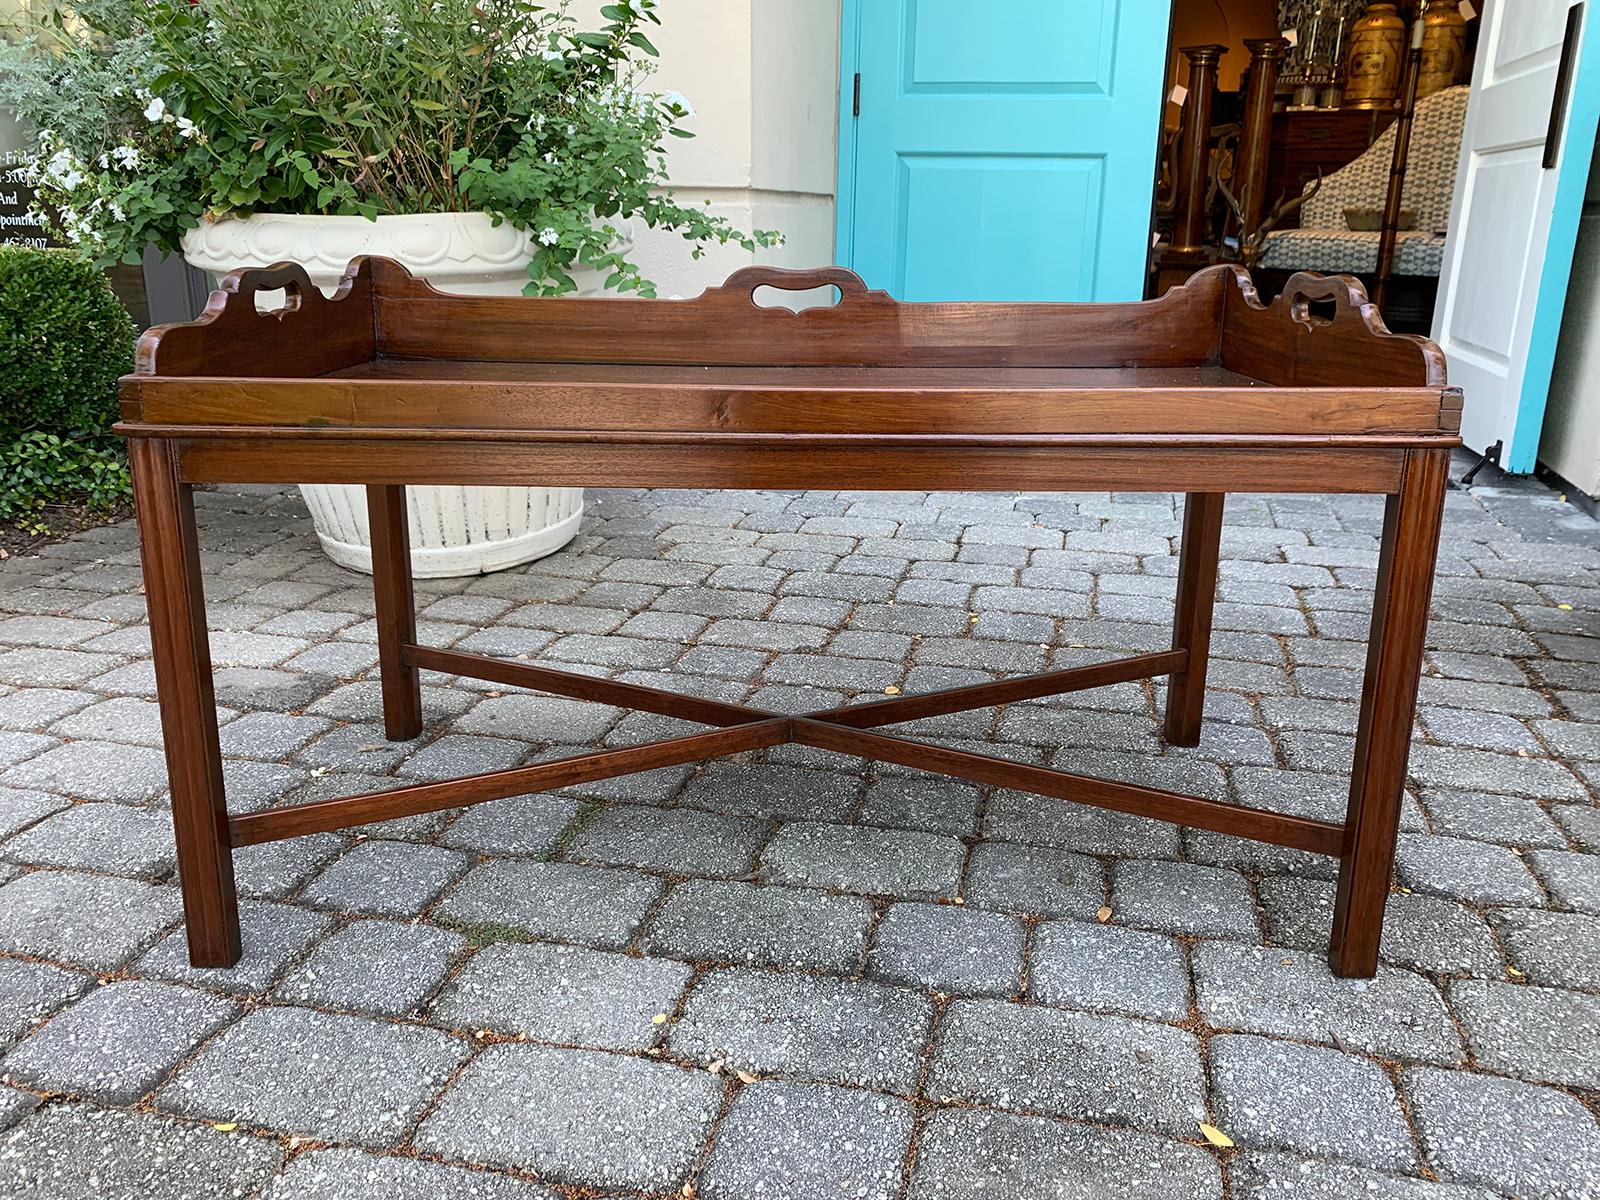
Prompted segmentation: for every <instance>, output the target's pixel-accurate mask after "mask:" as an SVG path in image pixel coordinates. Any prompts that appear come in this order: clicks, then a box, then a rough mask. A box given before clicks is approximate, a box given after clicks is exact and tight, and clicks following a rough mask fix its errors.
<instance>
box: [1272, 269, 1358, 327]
mask: <svg viewBox="0 0 1600 1200" xmlns="http://www.w3.org/2000/svg"><path fill="white" fill-rule="evenodd" d="M1282 299H1283V301H1284V303H1286V304H1287V305H1288V306H1289V315H1290V316H1291V317H1293V318H1294V319H1295V320H1296V321H1298V322H1300V324H1302V325H1307V326H1310V325H1328V324H1331V323H1332V322H1334V321H1337V320H1339V319H1341V318H1343V317H1347V316H1355V317H1359V316H1361V315H1362V310H1363V309H1365V308H1366V307H1367V303H1368V302H1367V289H1366V288H1365V287H1364V286H1362V283H1361V281H1360V280H1359V279H1357V278H1356V277H1355V276H1354V275H1318V274H1316V273H1315V272H1312V271H1299V272H1297V273H1295V274H1293V275H1291V276H1289V282H1287V283H1286V284H1284V285H1283V297H1282ZM1314 304H1316V305H1319V306H1321V307H1323V308H1324V309H1327V307H1328V306H1330V305H1331V311H1329V313H1328V315H1322V314H1321V313H1319V312H1316V311H1313V309H1312V305H1314Z"/></svg>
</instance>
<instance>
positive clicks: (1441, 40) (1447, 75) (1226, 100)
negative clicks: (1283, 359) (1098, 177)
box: [1151, 0, 1477, 333]
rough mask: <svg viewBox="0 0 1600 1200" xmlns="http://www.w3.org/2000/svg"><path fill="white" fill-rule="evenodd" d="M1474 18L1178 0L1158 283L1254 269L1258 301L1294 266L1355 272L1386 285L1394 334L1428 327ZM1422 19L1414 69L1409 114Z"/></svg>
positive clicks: (1436, 11) (1347, 4) (1411, 6)
mask: <svg viewBox="0 0 1600 1200" xmlns="http://www.w3.org/2000/svg"><path fill="white" fill-rule="evenodd" d="M1464 9H1465V11H1463V10H1464ZM1472 15H1475V14H1474V13H1473V10H1472V8H1471V5H1470V3H1469V4H1463V3H1460V2H1459V0H1428V2H1427V3H1426V4H1424V3H1423V0H1402V2H1401V3H1386V2H1383V0H1175V3H1174V6H1173V17H1172V37H1171V48H1170V50H1171V52H1170V55H1169V60H1168V66H1167V76H1168V77H1167V89H1168V90H1167V103H1166V107H1165V119H1164V121H1163V137H1162V153H1161V170H1160V177H1159V180H1158V184H1157V192H1156V232H1157V235H1158V237H1159V239H1160V241H1159V242H1158V243H1157V246H1156V253H1155V255H1154V256H1153V270H1152V274H1151V290H1152V292H1153V293H1159V292H1160V291H1164V290H1165V289H1166V288H1167V287H1170V286H1172V285H1173V284H1175V283H1179V282H1182V280H1183V279H1184V278H1186V277H1187V275H1188V274H1191V273H1193V271H1194V270H1196V269H1199V268H1200V267H1202V266H1204V265H1208V264H1209V263H1212V262H1229V261H1231V262H1243V263H1245V264H1246V265H1248V266H1250V267H1251V269H1252V271H1253V272H1254V274H1255V277H1256V280H1257V285H1258V287H1259V288H1260V289H1261V291H1262V292H1263V295H1264V296H1265V297H1270V296H1272V295H1275V294H1276V293H1277V292H1278V291H1279V290H1280V289H1281V288H1282V286H1283V283H1284V282H1285V281H1286V280H1287V279H1288V277H1289V275H1291V274H1292V273H1293V272H1295V271H1301V270H1308V271H1320V272H1323V273H1326V274H1353V275H1356V276H1358V277H1360V278H1361V279H1362V281H1363V282H1364V283H1366V284H1367V286H1368V289H1369V291H1371V292H1376V291H1380V290H1381V291H1382V292H1383V293H1384V315H1385V319H1386V320H1387V322H1388V324H1389V325H1390V327H1391V328H1393V329H1397V330H1402V331H1409V332H1418V333H1426V332H1428V330H1429V328H1430V325H1431V322H1432V317H1433V311H1434V306H1435V302H1436V297H1437V291H1438V278H1439V273H1440V267H1441V264H1442V261H1443V248H1444V242H1445V233H1446V231H1447V229H1448V227H1449V217H1450V208H1451V203H1452V197H1453V192H1454V181H1455V171H1456V165H1457V159H1458V156H1459V153H1460V145H1461V129H1462V123H1463V120H1464V115H1465V111H1466V105H1467V97H1468V90H1469V89H1468V87H1467V81H1468V80H1469V79H1470V78H1471V71H1472V61H1473V56H1474V54H1475V52H1476V43H1477V28H1476V26H1477V23H1476V22H1475V21H1472V20H1469V17H1470V16H1472ZM1418 20H1420V21H1421V22H1422V26H1423V29H1422V34H1421V36H1422V37H1423V39H1424V42H1423V50H1422V69H1421V72H1420V75H1419V79H1418V88H1417V92H1418V99H1417V101H1416V103H1415V106H1414V109H1412V110H1407V108H1406V106H1405V65H1406V58H1407V50H1408V43H1409V36H1410V32H1409V31H1410V30H1411V29H1412V27H1413V22H1416V21H1418ZM1257 77H1259V78H1257ZM1253 78H1256V82H1257V84H1258V90H1256V91H1255V92H1253V91H1252V79H1253ZM1403 117H1408V118H1409V122H1408V121H1406V120H1402V118H1403ZM1407 124H1409V128H1410V137H1409V140H1408V154H1407V161H1406V165H1405V172H1404V176H1403V183H1402V193H1401V195H1402V199H1401V204H1400V211H1399V212H1398V213H1397V214H1395V219H1394V221H1393V225H1394V228H1393V230H1392V240H1393V250H1392V252H1389V253H1388V254H1387V255H1383V256H1381V255H1380V249H1381V243H1383V242H1384V241H1385V238H1384V230H1383V224H1384V218H1385V211H1384V210H1385V200H1386V197H1387V193H1388V189H1389V181H1390V174H1391V166H1392V164H1393V160H1394V145H1395V139H1396V136H1397V133H1398V132H1400V129H1397V128H1396V127H1397V125H1398V126H1400V128H1401V129H1404V128H1405V127H1406V125H1407ZM1380 258H1382V259H1383V261H1380ZM1385 268H1386V269H1385ZM1380 279H1381V281H1382V285H1383V286H1382V287H1381V288H1380V286H1379V284H1380Z"/></svg>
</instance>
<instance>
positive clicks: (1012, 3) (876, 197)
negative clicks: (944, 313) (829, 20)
mask: <svg viewBox="0 0 1600 1200" xmlns="http://www.w3.org/2000/svg"><path fill="white" fill-rule="evenodd" d="M1169 8H1170V0H1047V2H1040V0H982V3H976V2H974V0H846V3H845V10H844V15H845V25H844V29H843V37H844V41H845V53H844V72H843V75H844V85H845V86H844V97H845V105H844V107H843V109H842V112H841V137H840V147H841V155H842V158H843V161H842V162H841V163H840V181H841V188H840V196H839V205H840V207H839V257H840V259H841V260H843V261H845V262H847V263H848V265H850V266H853V267H854V268H855V269H856V271H858V272H859V273H860V274H861V275H862V276H863V277H864V278H865V279H866V280H867V282H868V283H869V284H870V285H872V286H873V287H881V288H885V289H887V290H888V291H890V292H892V293H893V294H894V295H896V296H898V297H900V298H901V299H904V300H956V299H959V300H1135V299H1138V298H1139V297H1140V296H1141V295H1142V294H1143V290H1144V280H1145V264H1146V260H1147V256H1148V253H1149V248H1150V207H1151V196H1152V192H1153V188H1154V179H1155V156H1156V145H1157V141H1158V136H1159V126H1160V120H1161V106H1162V102H1163V97H1162V94H1161V92H1162V85H1163V73H1164V69H1165V60H1166V47H1167V18H1168V10H1169ZM857 74H859V83H857V82H856V78H855V77H856V75H857ZM856 109H859V112H858V113H857V112H854V111H853V110H856Z"/></svg>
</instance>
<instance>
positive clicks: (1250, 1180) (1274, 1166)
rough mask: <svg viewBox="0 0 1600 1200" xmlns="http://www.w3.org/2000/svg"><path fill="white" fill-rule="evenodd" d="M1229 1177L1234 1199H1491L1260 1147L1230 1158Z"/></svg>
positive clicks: (1471, 1190) (1462, 1188)
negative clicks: (1259, 1149) (1257, 1149)
mask: <svg viewBox="0 0 1600 1200" xmlns="http://www.w3.org/2000/svg"><path fill="white" fill-rule="evenodd" d="M1228 1178H1229V1181H1230V1182H1231V1183H1232V1185H1233V1195H1234V1196H1235V1197H1236V1198H1237V1200H1365V1198H1366V1197H1378V1196H1382V1197H1383V1198H1384V1200H1495V1196H1494V1193H1492V1192H1489V1191H1487V1190H1486V1189H1484V1188H1481V1187H1471V1186H1468V1185H1465V1184H1454V1183H1435V1182H1433V1181H1432V1180H1427V1179H1418V1178H1416V1177H1414V1176H1406V1175H1395V1174H1392V1173H1390V1172H1388V1171H1375V1170H1373V1169H1372V1168H1370V1167H1357V1166H1352V1165H1350V1164H1348V1163H1336V1162H1328V1161H1326V1160H1324V1159H1308V1158H1300V1157H1299V1156H1297V1155H1292V1154H1279V1153H1270V1152H1267V1153H1263V1152H1259V1151H1256V1152H1251V1153H1246V1154H1240V1155H1238V1156H1236V1157H1235V1158H1233V1159H1232V1160H1231V1161H1230V1162H1229V1163H1228Z"/></svg>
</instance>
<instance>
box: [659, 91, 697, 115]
mask: <svg viewBox="0 0 1600 1200" xmlns="http://www.w3.org/2000/svg"><path fill="white" fill-rule="evenodd" d="M661 102H662V103H663V104H665V105H666V106H667V107H668V108H681V109H682V110H683V113H682V115H683V116H685V117H692V116H694V105H692V104H690V103H689V97H687V96H685V95H684V94H683V93H682V92H666V93H664V94H663V95H662V97H661Z"/></svg>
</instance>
